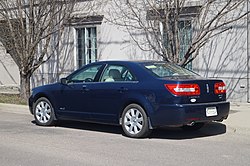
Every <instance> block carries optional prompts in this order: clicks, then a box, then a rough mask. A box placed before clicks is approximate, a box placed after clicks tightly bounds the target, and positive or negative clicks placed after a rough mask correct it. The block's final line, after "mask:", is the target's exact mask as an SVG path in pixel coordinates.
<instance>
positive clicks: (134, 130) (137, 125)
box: [124, 108, 144, 135]
mask: <svg viewBox="0 0 250 166" xmlns="http://www.w3.org/2000/svg"><path fill="white" fill-rule="evenodd" d="M143 121H144V119H143V116H142V113H141V112H140V111H139V110H138V109H135V108H131V109H129V110H128V111H127V112H126V114H125V117H124V127H125V129H126V131H127V132H129V133H130V134H133V135H134V134H138V133H139V132H140V131H141V130H142V128H143V124H144V123H143Z"/></svg>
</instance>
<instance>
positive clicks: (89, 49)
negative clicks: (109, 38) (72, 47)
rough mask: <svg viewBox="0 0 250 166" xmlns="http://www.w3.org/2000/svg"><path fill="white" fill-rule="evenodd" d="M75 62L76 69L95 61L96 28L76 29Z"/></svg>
mask: <svg viewBox="0 0 250 166" xmlns="http://www.w3.org/2000/svg"><path fill="white" fill-rule="evenodd" d="M76 33H77V61H78V67H79V68H80V67H82V66H84V65H86V64H89V63H92V62H95V61H96V60H97V33H96V27H86V28H77V29H76Z"/></svg>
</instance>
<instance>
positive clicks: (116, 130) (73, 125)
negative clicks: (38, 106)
mask: <svg viewBox="0 0 250 166" xmlns="http://www.w3.org/2000/svg"><path fill="white" fill-rule="evenodd" d="M32 123H33V124H36V123H35V121H32ZM55 127H62V128H70V129H77V130H88V131H94V132H104V133H111V134H120V135H124V134H123V131H122V128H121V126H114V125H107V124H96V123H89V122H77V121H59V122H57V123H56V126H55ZM224 133H226V125H224V124H222V123H217V122H212V123H209V124H207V125H205V126H204V127H203V128H202V129H200V130H198V131H184V130H182V129H181V128H170V127H162V128H158V129H154V130H153V132H152V133H151V135H150V136H149V137H148V138H149V139H174V140H182V139H193V138H201V137H209V136H215V135H221V134H224Z"/></svg>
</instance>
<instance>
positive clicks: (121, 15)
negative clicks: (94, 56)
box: [106, 0, 248, 66]
mask: <svg viewBox="0 0 250 166" xmlns="http://www.w3.org/2000/svg"><path fill="white" fill-rule="evenodd" d="M245 3H246V0H237V1H235V0H225V1H221V0H200V1H199V3H198V4H196V5H193V4H191V2H190V1H189V0H113V1H112V5H111V10H109V11H108V13H109V17H107V18H106V19H107V20H108V21H110V22H112V23H114V24H116V25H119V26H122V27H125V28H126V30H127V31H128V32H129V33H130V36H131V38H132V39H133V41H134V42H135V43H136V44H137V45H138V46H139V48H140V49H141V50H144V51H153V52H154V53H156V54H158V55H159V56H160V57H162V58H163V60H165V61H169V62H172V63H176V64H179V65H181V66H186V65H187V64H188V63H189V62H191V61H192V60H193V59H194V58H196V57H197V55H198V53H199V50H200V49H201V48H202V47H203V46H204V45H205V44H206V43H207V42H208V41H209V40H210V39H212V38H213V37H215V36H217V35H220V34H222V33H223V32H226V31H227V30H229V29H231V28H232V25H233V24H234V23H236V22H237V21H238V20H240V19H242V18H244V17H245V16H246V15H247V14H248V11H243V10H242V9H243V8H244V5H245ZM136 33H137V34H138V33H139V34H141V35H135V34H136ZM142 36H144V37H142Z"/></svg>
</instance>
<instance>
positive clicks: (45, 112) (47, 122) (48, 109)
mask: <svg viewBox="0 0 250 166" xmlns="http://www.w3.org/2000/svg"><path fill="white" fill-rule="evenodd" d="M33 112H34V118H35V121H36V124H38V125H40V126H51V125H53V124H54V120H55V114H54V108H53V106H52V104H51V103H50V101H49V100H48V99H47V98H45V97H41V98H39V99H38V100H37V101H36V102H35V103H34V106H33Z"/></svg>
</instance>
